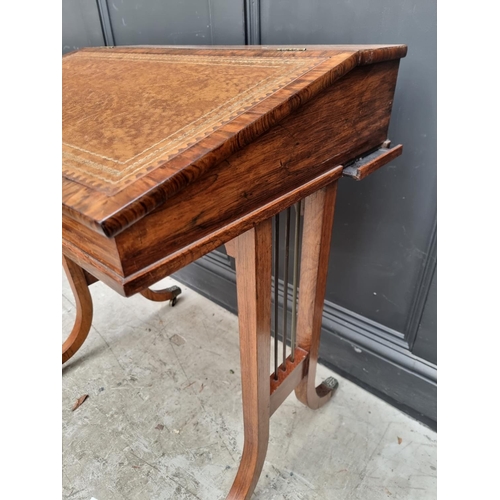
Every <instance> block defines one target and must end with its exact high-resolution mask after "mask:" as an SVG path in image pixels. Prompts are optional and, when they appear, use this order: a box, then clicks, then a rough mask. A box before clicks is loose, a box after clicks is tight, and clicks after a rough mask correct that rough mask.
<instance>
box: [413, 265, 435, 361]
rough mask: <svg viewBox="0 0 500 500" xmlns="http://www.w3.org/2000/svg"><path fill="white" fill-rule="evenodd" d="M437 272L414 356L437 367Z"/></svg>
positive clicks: (423, 315) (417, 338)
mask: <svg viewBox="0 0 500 500" xmlns="http://www.w3.org/2000/svg"><path fill="white" fill-rule="evenodd" d="M436 304H437V270H436V271H435V272H434V276H433V277H432V282H431V287H430V289H429V295H428V296H427V301H426V303H425V307H424V312H423V314H422V320H421V322H420V326H419V328H418V332H417V337H416V339H415V345H414V346H413V354H415V355H416V356H418V357H420V358H423V359H426V360H427V361H430V362H431V363H434V364H436V365H437V345H436V340H437V339H436V330H437V314H436Z"/></svg>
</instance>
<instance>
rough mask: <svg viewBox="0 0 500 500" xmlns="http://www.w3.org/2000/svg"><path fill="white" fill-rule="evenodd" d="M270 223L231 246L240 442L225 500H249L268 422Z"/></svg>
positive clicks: (265, 442) (259, 468) (262, 455)
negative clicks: (240, 403)
mask: <svg viewBox="0 0 500 500" xmlns="http://www.w3.org/2000/svg"><path fill="white" fill-rule="evenodd" d="M271 245H272V235H271V221H270V220H267V221H265V222H262V223H261V224H259V225H258V226H256V227H255V228H254V229H251V230H250V231H248V232H246V233H244V234H242V235H241V236H239V237H238V238H237V239H236V241H235V244H234V247H235V253H236V255H235V257H236V283H237V290H238V321H239V330H240V358H241V374H242V377H241V379H242V380H241V386H242V398H243V423H244V432H245V441H244V445H243V455H242V458H241V463H240V467H239V469H238V472H237V474H236V478H235V480H234V483H233V486H232V488H231V490H230V492H229V495H228V496H227V499H228V500H245V499H249V498H250V497H251V496H252V493H253V490H254V489H255V486H256V484H257V481H258V480H259V476H260V473H261V471H262V466H263V465H264V460H265V458H266V452H267V445H268V441H269V418H270V383H269V373H270V365H269V356H270V329H271Z"/></svg>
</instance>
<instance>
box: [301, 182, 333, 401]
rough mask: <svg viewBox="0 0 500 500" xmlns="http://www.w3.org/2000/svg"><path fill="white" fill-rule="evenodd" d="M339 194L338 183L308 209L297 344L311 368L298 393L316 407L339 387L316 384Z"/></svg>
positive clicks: (320, 193)
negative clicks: (302, 350) (306, 356)
mask: <svg viewBox="0 0 500 500" xmlns="http://www.w3.org/2000/svg"><path fill="white" fill-rule="evenodd" d="M336 195H337V182H334V183H333V184H330V185H328V186H326V187H325V188H323V189H321V190H319V191H317V192H316V193H314V194H312V195H310V196H309V197H307V198H306V200H305V208H304V231H303V240H302V258H301V269H300V292H299V308H298V318H297V344H298V347H300V348H301V349H304V350H305V351H307V352H308V353H309V368H308V371H307V374H306V376H305V377H304V378H303V379H302V381H301V382H300V384H299V385H298V386H297V388H296V389H295V394H296V396H297V398H298V399H299V400H300V401H301V402H302V403H304V404H305V405H307V406H308V407H309V408H312V409H314V410H315V409H317V408H320V407H321V406H323V405H324V404H325V403H326V402H327V401H328V400H329V399H330V398H331V397H332V394H333V392H334V390H335V385H327V384H326V383H323V384H320V385H319V386H318V387H316V386H315V378H316V366H317V363H318V351H319V341H320V336H321V320H322V317H323V303H324V300H325V289H326V276H327V271H328V256H329V254H330V241H331V237H332V227H333V216H334V212H335V199H336Z"/></svg>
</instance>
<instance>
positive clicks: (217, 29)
mask: <svg viewBox="0 0 500 500" xmlns="http://www.w3.org/2000/svg"><path fill="white" fill-rule="evenodd" d="M108 7H109V15H110V18H111V25H112V28H113V33H114V37H115V43H116V45H141V44H143V45H213V44H240V45H242V44H244V43H245V32H244V10H243V2H233V1H231V0H170V1H168V2H165V1H162V0H143V1H141V2H138V1H137V0H108Z"/></svg>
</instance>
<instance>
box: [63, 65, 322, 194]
mask: <svg viewBox="0 0 500 500" xmlns="http://www.w3.org/2000/svg"><path fill="white" fill-rule="evenodd" d="M320 62H323V59H321V60H315V61H314V63H313V64H311V62H310V61H307V64H298V65H296V66H295V67H294V68H293V69H292V70H291V71H289V72H287V73H286V74H285V75H280V78H277V79H275V80H274V81H273V82H270V83H269V84H267V85H266V84H264V87H263V88H261V89H259V90H260V92H259V93H257V92H254V93H251V91H252V90H253V89H254V88H256V87H257V86H259V85H262V83H263V82H267V81H268V80H271V79H272V78H273V77H272V76H271V77H268V78H266V79H264V80H262V81H261V82H259V83H258V84H256V85H254V86H253V87H252V88H250V89H247V90H246V91H244V92H243V94H250V95H247V96H246V98H244V99H241V95H242V94H240V95H238V96H235V97H234V98H232V99H230V100H229V101H227V102H231V101H234V100H235V99H237V98H240V100H239V101H238V102H237V103H235V104H234V105H233V106H232V107H231V108H230V109H229V110H227V109H226V110H225V111H226V112H225V113H219V114H217V113H216V112H217V110H218V109H220V108H221V107H222V106H225V105H227V102H226V103H224V104H222V105H221V106H219V107H217V108H216V109H215V110H211V111H210V112H209V113H206V114H205V115H203V116H202V117H200V118H198V119H197V120H195V121H194V122H192V123H191V124H189V125H186V126H185V127H183V128H182V129H180V130H181V131H182V130H184V129H186V128H187V127H189V126H191V125H192V124H193V123H196V122H199V121H200V120H203V119H206V118H207V117H208V116H210V115H214V113H215V116H214V117H213V118H222V117H224V118H226V119H227V118H228V115H230V114H231V112H234V110H235V109H241V108H242V107H243V106H244V105H245V104H246V103H247V102H248V101H249V100H251V99H252V98H254V96H255V97H257V95H260V96H262V94H264V93H265V92H266V91H267V90H268V88H269V87H275V86H276V85H278V87H279V88H282V86H284V85H286V84H289V83H291V82H287V83H286V84H284V83H283V82H286V81H287V79H288V77H289V76H290V75H291V74H292V73H294V71H296V70H299V69H300V70H303V72H302V73H301V74H300V75H297V76H295V78H298V77H300V76H301V75H302V74H304V73H305V72H306V71H307V70H308V69H310V68H312V67H313V66H314V65H316V64H319V63H320ZM292 81H293V80H292ZM266 97H268V96H266ZM244 112H245V110H242V112H241V113H240V114H242V113H244ZM234 118H236V116H235V117H232V118H230V119H231V120H232V119H234ZM211 127H213V125H210V126H205V127H203V126H198V127H197V128H196V129H195V130H194V131H193V130H191V135H193V134H195V135H196V134H199V133H200V131H201V130H203V129H205V131H206V129H207V128H211ZM178 133H179V131H177V132H176V134H178ZM172 135H175V134H171V135H170V136H168V137H167V138H165V139H162V140H161V141H159V142H158V143H156V144H155V145H153V146H150V147H149V148H147V149H146V150H144V151H143V152H141V153H139V154H138V155H135V156H134V157H132V158H131V159H134V158H136V157H137V156H140V155H142V154H144V152H146V151H148V150H150V149H152V148H154V147H155V146H157V145H158V144H160V143H161V142H164V141H165V140H168V139H169V138H170V137H172ZM189 135H190V134H189V133H185V134H183V135H181V136H179V137H177V138H176V139H175V141H171V142H170V143H169V144H167V145H165V146H164V147H163V148H160V149H158V150H156V151H154V152H153V153H151V154H150V155H148V156H146V157H144V158H142V159H140V160H138V161H137V162H135V163H134V164H132V165H129V166H128V167H127V168H126V169H125V170H122V171H120V172H118V171H117V170H116V169H112V168H110V167H106V166H104V165H102V164H98V163H95V162H92V161H91V160H88V159H84V158H80V157H75V156H74V155H73V156H69V153H68V152H64V153H63V156H64V157H67V158H69V159H73V160H74V161H75V162H79V163H82V164H84V165H87V166H90V167H94V168H95V169H96V170H98V171H104V172H106V173H108V174H109V175H111V176H115V177H116V176H120V179H118V180H116V181H113V180H111V179H108V178H106V177H102V176H100V175H98V174H97V173H89V172H88V170H85V169H82V168H79V167H78V166H76V165H68V168H70V169H73V170H76V171H79V172H81V173H83V174H86V175H90V176H92V177H95V178H98V179H100V180H102V181H104V182H106V183H110V184H116V183H118V182H121V181H124V180H125V179H127V178H128V177H130V176H131V175H133V174H134V173H135V171H134V172H130V173H129V174H125V175H124V172H127V171H128V170H130V169H132V168H134V167H136V166H138V165H140V164H142V163H144V162H146V161H147V160H149V159H151V157H152V156H156V157H158V156H160V155H161V154H163V152H164V151H165V150H166V149H168V148H169V147H170V149H171V150H172V149H174V148H175V146H177V144H179V143H180V142H182V140H183V139H184V138H186V137H187V136H189ZM66 146H68V147H74V146H73V145H71V144H68V143H66ZM75 149H78V150H80V151H82V152H86V153H88V154H91V155H95V156H100V155H98V154H96V153H92V152H90V151H87V150H85V149H83V148H79V147H75ZM103 158H105V159H109V158H106V157H103ZM127 161H130V160H127ZM120 163H121V164H123V162H120Z"/></svg>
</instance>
